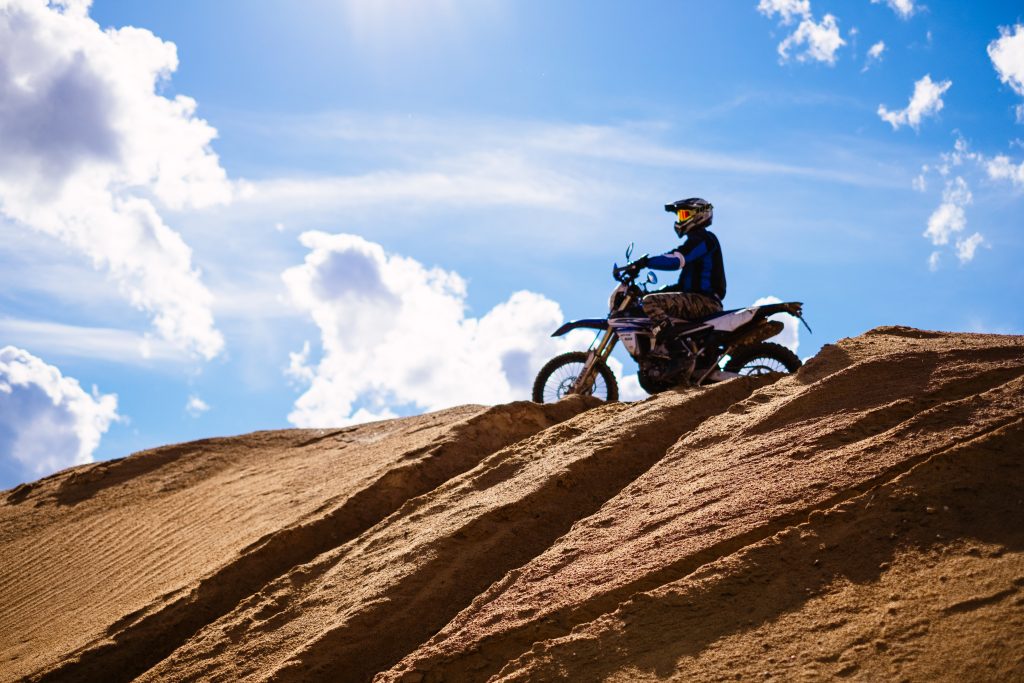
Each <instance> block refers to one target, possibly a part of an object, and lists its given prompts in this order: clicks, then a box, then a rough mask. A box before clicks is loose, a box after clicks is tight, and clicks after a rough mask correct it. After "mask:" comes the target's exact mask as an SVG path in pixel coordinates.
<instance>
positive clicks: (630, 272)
mask: <svg viewBox="0 0 1024 683" xmlns="http://www.w3.org/2000/svg"><path fill="white" fill-rule="evenodd" d="M646 267H647V257H646V256H641V257H640V258H638V259H637V260H636V261H633V262H632V263H627V264H626V265H624V266H622V267H621V268H612V276H613V277H614V278H615V279H616V280H621V279H622V277H621V276H622V274H623V273H625V274H626V275H627V276H629V277H631V278H636V276H637V273H639V272H640V271H641V270H643V269H644V268H646Z"/></svg>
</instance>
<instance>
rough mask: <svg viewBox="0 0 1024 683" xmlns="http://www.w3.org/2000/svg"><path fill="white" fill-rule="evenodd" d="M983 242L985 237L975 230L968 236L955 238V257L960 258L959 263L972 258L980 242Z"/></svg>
mask: <svg viewBox="0 0 1024 683" xmlns="http://www.w3.org/2000/svg"><path fill="white" fill-rule="evenodd" d="M984 242H985V238H984V237H982V236H981V233H980V232H976V233H974V234H973V235H971V236H970V237H965V238H963V239H960V240H957V242H956V257H957V258H958V259H960V263H967V262H968V261H971V260H972V259H973V258H974V252H975V250H976V249H977V248H978V246H979V245H980V244H983V243H984Z"/></svg>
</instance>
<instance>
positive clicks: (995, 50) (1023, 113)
mask: <svg viewBox="0 0 1024 683" xmlns="http://www.w3.org/2000/svg"><path fill="white" fill-rule="evenodd" d="M999 35H1000V36H1001V37H1000V38H998V39H997V40H993V41H992V42H991V43H989V44H988V56H989V59H991V60H992V66H993V67H995V70H996V73H998V74H999V80H1001V81H1002V82H1003V83H1006V84H1007V85H1008V86H1010V87H1011V88H1012V89H1013V91H1014V92H1015V93H1017V94H1018V95H1021V96H1022V97H1024V24H1015V25H1014V27H1013V29H1012V32H1011V29H1010V28H1009V27H1008V26H1000V27H999ZM1015 111H1016V113H1017V122H1018V123H1024V105H1017V107H1016V109H1015Z"/></svg>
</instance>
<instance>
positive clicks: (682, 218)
mask: <svg viewBox="0 0 1024 683" xmlns="http://www.w3.org/2000/svg"><path fill="white" fill-rule="evenodd" d="M696 215H697V212H696V211H691V210H690V209H679V210H678V211H676V217H677V218H678V219H679V222H680V223H685V222H686V221H688V220H690V219H691V218H693V217H694V216H696Z"/></svg>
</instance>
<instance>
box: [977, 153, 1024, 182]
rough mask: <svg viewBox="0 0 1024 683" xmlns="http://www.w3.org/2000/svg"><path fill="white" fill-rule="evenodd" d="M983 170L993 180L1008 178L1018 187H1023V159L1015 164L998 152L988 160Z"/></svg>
mask: <svg viewBox="0 0 1024 683" xmlns="http://www.w3.org/2000/svg"><path fill="white" fill-rule="evenodd" d="M985 170H986V171H988V176H989V177H990V178H992V179H993V180H1009V181H1010V182H1012V183H1013V184H1014V185H1016V186H1018V187H1024V161H1022V162H1021V163H1019V164H1015V163H1013V162H1012V161H1011V160H1010V157H1008V156H1006V155H1004V154H999V155H997V156H995V157H993V158H992V159H990V160H988V162H987V163H986V164H985Z"/></svg>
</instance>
